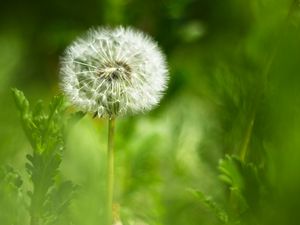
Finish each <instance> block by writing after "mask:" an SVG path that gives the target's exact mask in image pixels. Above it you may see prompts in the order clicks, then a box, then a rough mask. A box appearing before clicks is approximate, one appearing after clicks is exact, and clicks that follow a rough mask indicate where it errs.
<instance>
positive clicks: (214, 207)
mask: <svg viewBox="0 0 300 225" xmlns="http://www.w3.org/2000/svg"><path fill="white" fill-rule="evenodd" d="M190 191H191V193H193V194H194V196H196V197H197V199H198V200H199V201H200V202H201V203H203V205H204V206H205V207H206V208H207V209H209V210H210V211H211V212H212V213H214V214H215V216H216V217H217V218H218V219H219V221H220V222H222V223H223V224H228V222H229V217H228V214H227V212H226V211H225V209H223V208H222V207H220V206H219V205H218V204H217V203H216V202H215V201H214V200H213V198H212V197H210V196H206V195H205V194H204V193H203V192H201V191H198V190H193V189H191V190H190Z"/></svg>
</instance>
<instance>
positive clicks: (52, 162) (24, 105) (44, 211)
mask: <svg viewBox="0 0 300 225" xmlns="http://www.w3.org/2000/svg"><path fill="white" fill-rule="evenodd" d="M12 91H13V94H14V98H15V102H16V105H17V108H18V110H19V112H20V115H21V121H22V125H23V129H24V131H25V133H26V136H27V138H28V140H29V141H30V143H31V146H32V148H33V152H32V153H31V154H28V155H27V156H26V158H27V162H26V164H25V167H26V171H27V173H28V174H29V176H30V181H31V183H32V187H33V188H32V190H29V191H28V196H29V198H30V207H29V211H30V216H31V217H32V218H35V219H38V220H39V221H42V223H43V224H52V223H53V221H57V220H58V219H59V217H60V215H61V214H62V212H63V211H64V210H65V209H66V207H67V206H68V204H69V202H70V201H71V198H72V196H73V193H74V190H75V185H74V184H73V183H72V182H70V181H64V182H62V183H57V182H56V178H57V177H59V176H60V171H59V166H60V164H61V161H62V155H63V151H64V147H65V145H64V136H65V126H67V125H66V121H69V120H70V118H74V117H73V115H72V116H70V115H66V113H65V111H66V107H65V104H64V98H63V96H55V97H54V98H53V99H52V100H51V102H50V104H49V106H48V107H45V105H44V103H43V102H42V101H38V102H37V104H36V105H35V107H34V109H33V110H31V109H30V105H29V102H28V100H27V99H26V97H25V96H24V94H23V93H22V92H21V91H19V90H17V89H13V90H12ZM76 115H77V118H78V119H77V120H79V119H80V118H81V117H80V115H82V114H81V113H78V114H76Z"/></svg>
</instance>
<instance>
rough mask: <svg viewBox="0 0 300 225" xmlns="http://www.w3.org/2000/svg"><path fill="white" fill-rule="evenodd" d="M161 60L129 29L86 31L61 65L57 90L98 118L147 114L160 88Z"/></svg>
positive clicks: (163, 81)
mask: <svg viewBox="0 0 300 225" xmlns="http://www.w3.org/2000/svg"><path fill="white" fill-rule="evenodd" d="M167 72H168V71H167V67H166V63H165V57H164V55H163V54H162V53H161V51H160V49H159V47H158V46H157V44H156V43H155V42H154V41H153V40H152V39H151V38H150V37H148V36H146V35H145V34H144V33H142V32H140V31H136V30H134V29H131V28H122V27H120V28H117V29H107V28H99V29H96V30H90V31H89V32H88V33H87V34H86V35H85V36H83V37H82V38H79V39H77V40H76V41H75V42H74V43H73V44H72V45H71V46H70V47H69V48H68V49H67V50H66V52H65V55H64V57H63V58H62V60H61V85H62V88H63V90H64V92H65V93H66V95H67V96H68V98H69V99H70V101H71V102H72V103H73V104H74V105H76V106H77V107H78V108H80V109H81V110H83V111H87V112H91V113H94V114H95V115H96V116H99V117H107V118H112V117H118V116H126V115H129V114H137V113H140V112H144V111H148V110H150V109H151V108H153V106H155V105H157V103H158V102H159V101H160V99H161V96H162V94H163V91H164V90H165V88H166V81H167V77H168V76H167Z"/></svg>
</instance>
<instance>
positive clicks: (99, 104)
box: [60, 27, 168, 225]
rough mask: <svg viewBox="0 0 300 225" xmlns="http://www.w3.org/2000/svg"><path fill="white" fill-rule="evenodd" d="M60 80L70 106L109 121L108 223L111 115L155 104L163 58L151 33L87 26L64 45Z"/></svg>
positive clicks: (140, 110) (164, 76)
mask: <svg viewBox="0 0 300 225" xmlns="http://www.w3.org/2000/svg"><path fill="white" fill-rule="evenodd" d="M60 78H61V87H62V89H63V91H64V92H65V94H66V96H67V98H68V99H69V101H70V102H71V103H73V105H75V106H76V107H78V108H79V109H80V110H82V111H85V112H90V113H93V114H94V116H97V117H102V118H107V119H108V121H109V128H108V129H109V132H108V154H107V156H108V161H107V212H106V213H107V219H106V224H107V225H111V224H112V223H113V218H112V202H113V186H114V183H113V174H114V172H113V168H114V166H113V160H114V158H113V144H114V127H115V119H116V118H117V117H124V116H127V115H133V114H138V113H143V112H146V111H149V110H151V109H152V108H153V107H154V106H156V105H157V104H158V103H159V101H160V99H161V97H162V95H163V93H164V90H165V89H166V83H167V80H168V69H167V65H166V60H165V56H164V55H163V54H162V52H161V50H160V49H159V47H158V45H157V43H156V42H154V41H153V40H152V38H151V37H149V36H147V35H146V34H144V33H142V32H140V31H137V30H135V29H132V28H123V27H118V28H115V29H110V28H98V29H91V30H90V31H88V32H87V34H86V35H83V36H82V37H80V38H78V39H77V40H75V41H74V43H72V44H71V45H70V46H69V47H68V48H67V49H66V51H65V53H64V55H63V57H62V58H61V70H60Z"/></svg>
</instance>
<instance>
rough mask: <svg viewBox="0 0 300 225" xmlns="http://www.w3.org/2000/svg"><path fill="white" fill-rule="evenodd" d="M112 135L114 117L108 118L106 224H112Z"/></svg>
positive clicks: (113, 134)
mask: <svg viewBox="0 0 300 225" xmlns="http://www.w3.org/2000/svg"><path fill="white" fill-rule="evenodd" d="M114 136H115V118H113V117H112V118H110V119H109V120H108V146H107V203H106V204H107V225H112V222H113V218H112V204H113V193H114Z"/></svg>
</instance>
